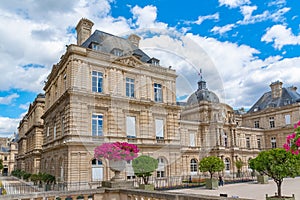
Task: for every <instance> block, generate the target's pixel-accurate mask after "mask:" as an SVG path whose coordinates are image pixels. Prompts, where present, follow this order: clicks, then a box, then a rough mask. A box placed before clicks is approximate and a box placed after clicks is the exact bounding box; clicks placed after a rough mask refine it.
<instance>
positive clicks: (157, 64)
mask: <svg viewBox="0 0 300 200" xmlns="http://www.w3.org/2000/svg"><path fill="white" fill-rule="evenodd" d="M148 63H151V64H152V65H154V66H159V60H158V59H156V58H151V59H150V60H149V61H148Z"/></svg>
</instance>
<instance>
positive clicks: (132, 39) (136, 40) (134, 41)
mask: <svg viewBox="0 0 300 200" xmlns="http://www.w3.org/2000/svg"><path fill="white" fill-rule="evenodd" d="M128 40H129V41H130V42H131V43H132V44H134V45H135V46H136V47H139V43H140V40H141V38H140V37H139V36H137V35H136V34H131V35H129V36H128Z"/></svg>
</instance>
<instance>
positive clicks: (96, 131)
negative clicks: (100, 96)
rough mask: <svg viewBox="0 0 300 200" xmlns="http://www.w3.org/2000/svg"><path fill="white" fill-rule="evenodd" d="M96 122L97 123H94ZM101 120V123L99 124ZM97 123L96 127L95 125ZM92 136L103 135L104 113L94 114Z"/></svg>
mask: <svg viewBox="0 0 300 200" xmlns="http://www.w3.org/2000/svg"><path fill="white" fill-rule="evenodd" d="M94 122H96V124H95V123H94ZM100 122H101V125H100V124H99V123H100ZM95 125H96V128H94V126H95ZM91 128H92V129H91V130H92V136H94V137H101V136H103V114H96V113H93V114H92V127H91Z"/></svg>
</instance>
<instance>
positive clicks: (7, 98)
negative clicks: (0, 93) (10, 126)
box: [0, 93, 19, 105]
mask: <svg viewBox="0 0 300 200" xmlns="http://www.w3.org/2000/svg"><path fill="white" fill-rule="evenodd" d="M18 97H19V95H18V94H16V93H13V94H11V95H8V96H5V97H0V104H4V105H9V104H11V103H12V101H13V100H14V99H16V98H18Z"/></svg>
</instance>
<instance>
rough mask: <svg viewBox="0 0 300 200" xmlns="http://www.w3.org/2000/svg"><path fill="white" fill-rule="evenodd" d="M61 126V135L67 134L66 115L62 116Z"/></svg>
mask: <svg viewBox="0 0 300 200" xmlns="http://www.w3.org/2000/svg"><path fill="white" fill-rule="evenodd" d="M60 126H61V135H64V134H65V123H64V116H63V115H61V116H60Z"/></svg>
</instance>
